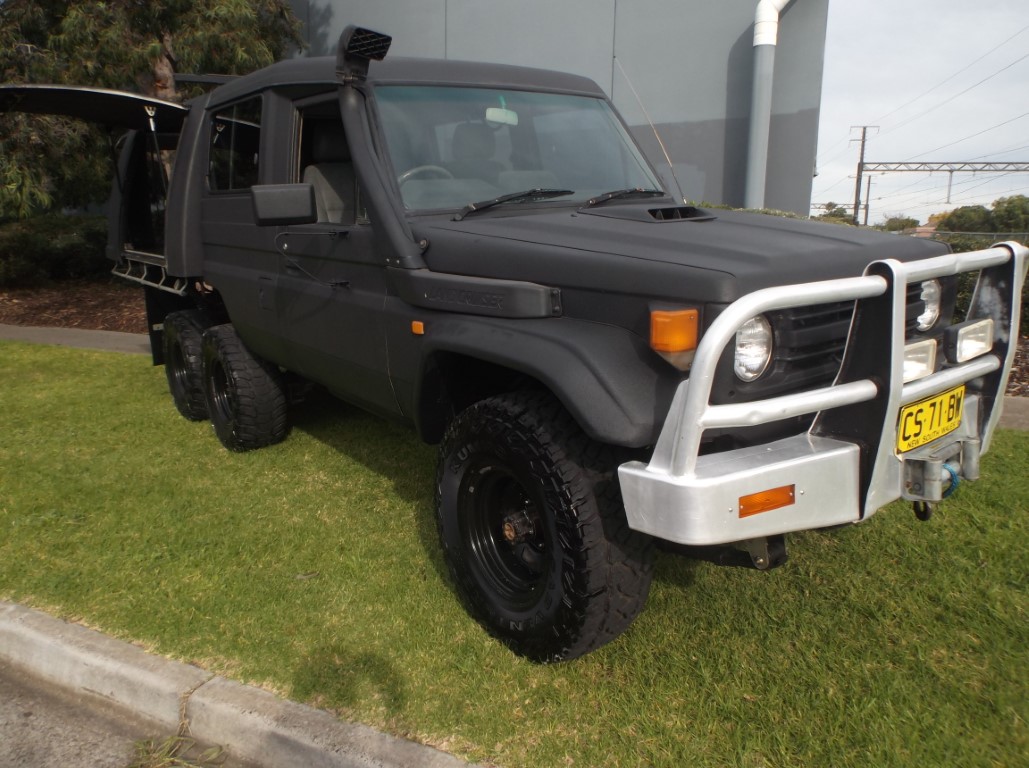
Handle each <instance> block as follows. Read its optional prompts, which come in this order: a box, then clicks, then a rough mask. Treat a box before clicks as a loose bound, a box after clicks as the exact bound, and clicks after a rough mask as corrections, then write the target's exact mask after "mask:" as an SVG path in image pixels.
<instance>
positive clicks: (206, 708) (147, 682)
mask: <svg viewBox="0 0 1029 768" xmlns="http://www.w3.org/2000/svg"><path fill="white" fill-rule="evenodd" d="M0 656H3V657H4V658H5V659H6V660H7V661H9V662H10V663H11V664H12V665H13V666H15V667H18V668H20V669H21V670H23V671H24V672H27V673H28V674H30V675H34V676H36V677H38V678H41V679H43V680H46V681H47V682H49V683H51V684H54V685H57V686H59V687H61V688H62V689H64V690H65V691H66V692H68V693H69V694H72V695H75V696H79V697H82V698H83V699H84V700H98V701H103V702H105V703H107V704H109V705H114V706H116V707H119V708H121V709H123V710H125V711H127V712H129V713H132V714H133V715H135V716H138V717H142V718H145V719H146V720H149V721H151V722H152V723H153V724H154V725H155V726H156V727H158V728H160V729H162V730H164V731H167V732H169V733H177V732H178V730H179V727H180V723H181V722H182V721H183V719H184V720H185V722H186V724H187V726H188V731H187V733H188V734H189V735H190V736H192V737H193V738H195V739H197V740H198V741H201V742H204V743H208V744H218V745H219V746H221V747H223V748H224V749H226V750H228V752H229V753H230V754H232V755H234V756H235V757H238V758H240V759H242V760H246V761H248V762H251V763H253V764H254V765H258V766H269V767H271V766H275V767H276V768H289V767H290V766H298V767H299V766H304V768H308V767H310V768H373V766H374V767H375V768H390V766H398V768H399V767H400V766H417V767H421V768H459V767H460V766H467V763H465V762H464V761H462V760H459V759H458V758H456V757H454V756H453V755H448V754H446V753H444V752H440V751H439V750H436V749H433V748H431V747H427V746H424V745H422V744H416V743H414V742H410V741H405V740H403V739H398V738H396V737H393V736H388V735H386V734H383V733H380V732H378V731H376V730H374V729H372V728H369V727H367V726H364V725H356V724H352V723H344V722H341V721H339V720H337V719H336V718H335V717H333V716H332V715H330V714H329V713H327V712H323V711H321V710H317V709H313V708H311V707H306V706H304V705H302V704H297V703H296V702H292V701H286V700H284V699H281V698H279V697H277V696H275V695H274V694H271V693H269V692H268V691H264V690H261V689H259V688H254V687H252V686H246V685H242V684H240V683H236V682H233V681H231V680H226V679H225V678H222V677H219V676H216V675H213V674H211V673H209V672H205V671H204V670H202V669H200V668H198V667H194V666H192V665H189V664H183V663H181V662H177V661H171V660H169V659H164V658H160V657H157V656H154V655H152V654H149V653H146V652H145V651H143V650H142V649H140V648H137V647H136V646H133V645H130V644H129V643H125V642H122V641H120V640H115V639H113V638H110V637H107V636H105V635H103V634H101V633H99V632H96V631H94V630H91V629H88V628H86V627H82V626H79V625H76V624H69V623H67V622H64V621H61V620H59V619H55V618H53V617H51V616H47V615H46V614H43V613H40V612H38V611H34V610H31V609H29V608H25V607H23V606H20V605H16V604H13V603H4V602H0Z"/></svg>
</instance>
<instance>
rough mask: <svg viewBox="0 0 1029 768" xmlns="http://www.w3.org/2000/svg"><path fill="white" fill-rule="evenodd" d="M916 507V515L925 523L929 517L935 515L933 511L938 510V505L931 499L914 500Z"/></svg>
mask: <svg viewBox="0 0 1029 768" xmlns="http://www.w3.org/2000/svg"><path fill="white" fill-rule="evenodd" d="M914 508H915V517H917V518H918V519H919V520H921V521H922V522H923V523H924V522H927V521H928V520H929V518H930V517H932V516H933V512H935V511H936V505H935V504H933V503H932V502H931V501H916V502H914Z"/></svg>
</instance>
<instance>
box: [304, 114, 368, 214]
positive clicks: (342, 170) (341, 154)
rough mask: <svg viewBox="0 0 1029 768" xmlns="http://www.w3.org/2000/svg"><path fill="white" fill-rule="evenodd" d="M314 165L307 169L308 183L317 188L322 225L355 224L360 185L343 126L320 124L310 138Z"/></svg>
mask: <svg viewBox="0 0 1029 768" xmlns="http://www.w3.org/2000/svg"><path fill="white" fill-rule="evenodd" d="M310 142H311V155H310V157H311V162H310V164H309V165H308V166H307V167H305V168H304V173H303V178H302V179H301V180H302V181H303V182H304V183H308V184H311V185H313V186H314V200H315V205H316V206H317V209H318V221H319V222H326V223H330V224H353V223H354V222H355V221H356V209H357V191H356V190H357V184H356V180H355V177H354V166H353V163H352V162H351V160H350V148H349V147H348V146H347V141H346V136H344V134H343V126H342V125H340V124H339V123H335V122H328V121H324V122H320V123H316V124H315V126H314V127H313V129H312V131H311V134H310Z"/></svg>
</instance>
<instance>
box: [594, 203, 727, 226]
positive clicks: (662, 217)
mask: <svg viewBox="0 0 1029 768" xmlns="http://www.w3.org/2000/svg"><path fill="white" fill-rule="evenodd" d="M578 213H579V214H581V215H585V216H603V217H604V218H607V219H626V220H629V221H646V222H671V221H696V222H700V221H714V220H715V219H716V218H717V217H716V216H715V215H714V214H713V213H711V212H710V211H705V210H704V209H703V208H694V207H693V206H692V205H670V206H666V207H662V208H647V207H645V206H642V205H609V206H607V207H605V208H580V209H579V211H578Z"/></svg>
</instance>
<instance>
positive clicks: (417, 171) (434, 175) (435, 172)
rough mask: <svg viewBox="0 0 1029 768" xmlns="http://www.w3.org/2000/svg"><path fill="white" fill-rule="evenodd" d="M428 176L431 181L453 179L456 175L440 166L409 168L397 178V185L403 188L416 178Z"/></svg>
mask: <svg viewBox="0 0 1029 768" xmlns="http://www.w3.org/2000/svg"><path fill="white" fill-rule="evenodd" d="M423 175H427V176H428V177H429V178H430V179H452V178H454V174H452V173H451V172H450V171H448V170H447V169H446V168H443V167H441V166H439V165H416V166H415V167H414V168H409V169H408V170H406V171H404V172H403V173H402V174H400V176H398V177H397V183H398V184H400V185H401V186H402V185H404V184H406V183H407V182H409V181H411V180H412V179H413V178H415V177H416V176H423Z"/></svg>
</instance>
